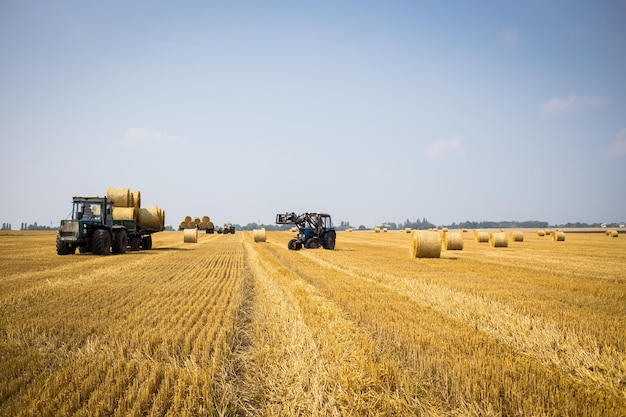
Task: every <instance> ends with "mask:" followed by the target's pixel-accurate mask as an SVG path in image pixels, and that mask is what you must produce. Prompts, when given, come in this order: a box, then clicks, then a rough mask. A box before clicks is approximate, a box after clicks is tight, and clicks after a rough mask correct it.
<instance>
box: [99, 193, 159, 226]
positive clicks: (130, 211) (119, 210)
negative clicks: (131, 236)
mask: <svg viewBox="0 0 626 417" xmlns="http://www.w3.org/2000/svg"><path fill="white" fill-rule="evenodd" d="M107 198H108V199H110V200H112V201H113V220H134V221H135V222H137V224H138V225H140V226H141V227H142V228H144V229H154V230H157V231H159V232H162V231H163V230H165V211H164V210H163V209H161V208H159V207H157V206H151V207H148V208H142V207H141V192H139V191H130V188H118V187H109V188H108V190H107Z"/></svg>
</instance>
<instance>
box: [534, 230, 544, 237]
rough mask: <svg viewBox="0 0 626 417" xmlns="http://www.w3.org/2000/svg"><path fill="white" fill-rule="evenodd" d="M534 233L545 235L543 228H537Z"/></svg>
mask: <svg viewBox="0 0 626 417" xmlns="http://www.w3.org/2000/svg"><path fill="white" fill-rule="evenodd" d="M535 233H536V234H537V236H545V235H546V231H545V229H538V230H537V231H536V232H535Z"/></svg>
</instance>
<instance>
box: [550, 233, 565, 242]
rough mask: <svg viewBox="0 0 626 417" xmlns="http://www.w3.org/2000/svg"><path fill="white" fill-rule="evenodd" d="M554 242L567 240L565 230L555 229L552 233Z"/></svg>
mask: <svg viewBox="0 0 626 417" xmlns="http://www.w3.org/2000/svg"><path fill="white" fill-rule="evenodd" d="M551 236H552V241H553V242H563V241H565V232H563V231H561V230H555V231H554V232H552V234H551Z"/></svg>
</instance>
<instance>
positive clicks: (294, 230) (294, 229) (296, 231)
mask: <svg viewBox="0 0 626 417" xmlns="http://www.w3.org/2000/svg"><path fill="white" fill-rule="evenodd" d="M289 231H290V232H291V233H298V228H297V227H292V228H291V229H289Z"/></svg>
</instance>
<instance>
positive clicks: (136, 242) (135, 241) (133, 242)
mask: <svg viewBox="0 0 626 417" xmlns="http://www.w3.org/2000/svg"><path fill="white" fill-rule="evenodd" d="M139 249H141V236H131V238H130V250H131V251H133V252H137V251H138V250H139Z"/></svg>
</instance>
